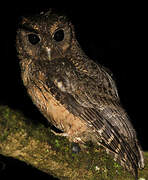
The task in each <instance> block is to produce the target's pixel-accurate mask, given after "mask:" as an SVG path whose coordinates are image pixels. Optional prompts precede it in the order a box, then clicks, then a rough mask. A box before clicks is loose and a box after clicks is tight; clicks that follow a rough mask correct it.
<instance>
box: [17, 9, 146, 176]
mask: <svg viewBox="0 0 148 180" xmlns="http://www.w3.org/2000/svg"><path fill="white" fill-rule="evenodd" d="M17 51H18V56H19V59H20V66H21V72H22V79H23V82H24V85H25V86H26V88H27V91H28V93H29V95H30V97H31V98H32V101H33V102H34V104H35V105H36V106H37V107H38V109H39V110H40V111H41V112H42V114H43V115H44V116H45V117H46V118H47V119H48V121H50V122H51V123H52V124H53V125H54V126H56V127H57V128H58V129H60V130H62V131H63V135H65V136H67V138H68V139H69V140H70V141H73V142H78V143H85V142H86V141H88V140H91V141H93V142H95V143H98V144H100V145H102V146H104V147H105V149H106V151H107V152H108V153H110V154H112V155H113V157H114V160H116V161H118V162H120V164H121V165H122V166H123V167H125V168H126V169H128V170H129V171H131V172H132V173H134V174H135V176H136V178H137V174H138V172H137V171H138V168H143V167H144V160H143V154H142V150H141V148H140V146H139V144H138V140H137V137H136V132H135V130H134V129H133V126H132V124H131V123H130V121H129V117H128V115H127V113H126V112H125V110H124V109H123V108H122V106H121V104H120V99H119V96H118V92H117V89H116V85H115V82H114V81H113V79H112V75H111V73H109V72H108V71H107V70H106V68H104V67H103V66H101V65H97V64H96V63H94V61H92V60H91V59H89V58H88V57H87V56H86V55H85V54H84V52H83V51H82V49H81V48H80V46H79V43H78V42H77V40H76V38H75V33H74V28H73V26H72V24H71V23H70V22H69V21H68V20H67V18H65V17H64V16H59V15H56V14H54V13H52V12H51V11H49V12H47V13H41V14H40V15H36V16H34V17H26V18H23V19H22V22H21V23H20V25H19V28H18V31H17Z"/></svg>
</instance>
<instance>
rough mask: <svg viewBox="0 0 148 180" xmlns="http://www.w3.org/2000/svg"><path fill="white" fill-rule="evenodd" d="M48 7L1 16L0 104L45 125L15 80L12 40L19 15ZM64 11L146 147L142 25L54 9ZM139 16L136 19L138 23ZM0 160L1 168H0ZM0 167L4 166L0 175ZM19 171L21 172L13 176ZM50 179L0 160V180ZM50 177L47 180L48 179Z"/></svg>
mask: <svg viewBox="0 0 148 180" xmlns="http://www.w3.org/2000/svg"><path fill="white" fill-rule="evenodd" d="M46 9H47V8H31V7H30V8H25V7H19V8H17V7H16V8H14V7H13V8H12V9H11V8H7V9H6V10H5V11H4V12H3V13H2V14H1V22H0V24H1V26H0V29H1V60H0V104H5V105H8V106H9V107H11V108H13V109H18V110H20V111H23V112H24V114H25V115H26V116H28V117H29V118H30V119H32V120H34V121H41V122H43V123H45V122H46V120H45V119H44V118H43V116H42V115H41V114H40V113H39V112H38V110H37V108H36V107H35V106H34V105H33V104H32V102H31V100H30V98H29V97H28V96H27V94H26V91H25V88H24V86H23V84H22V81H21V78H20V68H19V60H18V59H17V57H16V50H15V35H16V27H17V22H18V19H19V17H20V16H22V15H27V14H32V13H38V12H40V11H42V10H46ZM55 9H56V10H60V11H61V10H62V11H64V12H65V13H66V14H67V16H68V17H70V19H71V20H72V22H73V24H74V25H75V30H76V35H77V38H78V40H79V42H80V44H81V46H82V48H83V50H84V51H85V52H86V54H87V55H88V56H89V57H91V58H92V59H94V61H96V62H99V63H100V64H103V65H104V66H106V67H108V68H109V69H110V70H111V71H112V72H113V74H114V79H115V80H116V82H117V87H118V91H119V95H120V98H121V102H122V104H123V106H124V108H125V109H126V110H127V112H128V114H129V116H130V117H131V121H132V124H133V126H134V127H135V129H136V132H137V136H138V139H139V141H140V143H141V145H142V148H143V149H144V150H145V151H146V150H148V143H147V133H146V132H147V116H146V115H147V90H146V89H147V71H146V68H147V64H146V60H147V58H146V57H145V52H146V46H145V44H144V43H145V35H144V29H145V28H144V26H145V25H144V23H142V21H141V19H140V20H138V18H139V16H138V15H137V16H136V15H133V14H131V15H129V14H127V13H126V12H124V13H123V14H122V16H121V15H120V13H119V12H120V10H119V11H114V10H113V9H112V10H110V11H101V7H98V9H95V8H89V7H85V8H84V7H83V8H55ZM137 17H138V18H137ZM1 161H2V162H3V163H4V164H3V163H1ZM2 164H3V165H5V168H3V171H1V167H2ZM18 172H20V173H18ZM22 174H23V177H24V178H30V177H33V178H39V179H41V178H42V179H50V177H49V176H47V175H46V174H44V173H42V172H40V171H38V170H36V169H34V168H32V167H30V166H27V165H25V164H24V163H20V162H19V161H17V160H13V159H11V158H5V157H3V156H0V178H1V177H3V178H5V179H6V178H7V177H8V176H10V175H11V178H16V179H17V178H18V179H20V178H21V177H22ZM51 178H52V177H51Z"/></svg>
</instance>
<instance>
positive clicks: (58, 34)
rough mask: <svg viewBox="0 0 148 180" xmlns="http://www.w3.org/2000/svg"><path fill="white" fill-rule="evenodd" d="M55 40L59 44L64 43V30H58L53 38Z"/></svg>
mask: <svg viewBox="0 0 148 180" xmlns="http://www.w3.org/2000/svg"><path fill="white" fill-rule="evenodd" d="M53 39H54V40H55V41H57V42H60V41H63V39H64V31H63V29H60V30H57V31H56V32H55V34H54V36H53Z"/></svg>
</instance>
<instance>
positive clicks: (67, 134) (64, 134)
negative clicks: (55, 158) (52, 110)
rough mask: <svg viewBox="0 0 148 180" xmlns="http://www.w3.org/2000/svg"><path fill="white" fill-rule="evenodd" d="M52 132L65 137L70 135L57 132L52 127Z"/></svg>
mask: <svg viewBox="0 0 148 180" xmlns="http://www.w3.org/2000/svg"><path fill="white" fill-rule="evenodd" d="M51 132H52V133H53V134H54V135H56V136H63V137H67V136H68V134H67V133H57V132H55V131H54V130H52V129H51Z"/></svg>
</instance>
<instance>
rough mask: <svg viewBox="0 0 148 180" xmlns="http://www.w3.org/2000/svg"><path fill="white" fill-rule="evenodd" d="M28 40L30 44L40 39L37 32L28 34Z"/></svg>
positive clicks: (34, 43)
mask: <svg viewBox="0 0 148 180" xmlns="http://www.w3.org/2000/svg"><path fill="white" fill-rule="evenodd" d="M28 40H29V42H30V43H31V44H32V45H36V44H37V43H38V42H39V41H40V38H39V36H38V35H37V34H29V35H28Z"/></svg>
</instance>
